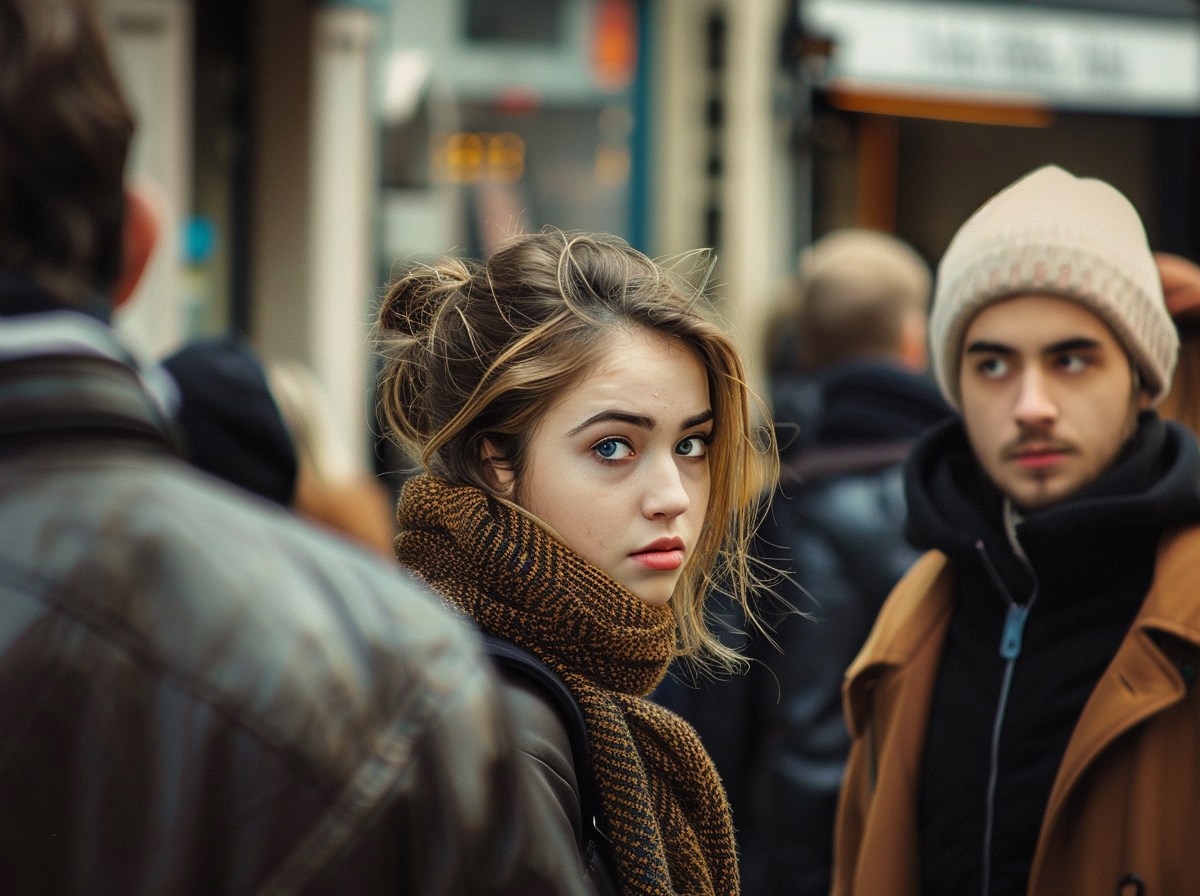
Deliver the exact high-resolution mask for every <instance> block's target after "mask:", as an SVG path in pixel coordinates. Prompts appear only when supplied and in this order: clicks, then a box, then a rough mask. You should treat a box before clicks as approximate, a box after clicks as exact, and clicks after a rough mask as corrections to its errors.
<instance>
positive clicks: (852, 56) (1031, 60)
mask: <svg viewBox="0 0 1200 896" xmlns="http://www.w3.org/2000/svg"><path fill="white" fill-rule="evenodd" d="M801 9H802V12H803V19H804V23H805V26H806V28H807V29H808V30H809V31H811V32H814V33H817V34H821V35H824V36H828V37H831V38H833V40H834V42H835V47H834V51H833V57H832V60H831V66H830V69H829V77H830V80H831V82H837V83H838V85H839V86H844V87H850V88H858V89H867V90H870V89H875V90H888V91H891V92H895V91H897V90H900V89H906V88H907V89H911V90H916V91H925V92H935V93H936V92H938V91H951V92H955V93H959V94H961V93H962V92H963V91H969V92H974V91H989V92H999V93H1001V94H1015V95H1026V96H1030V95H1032V97H1034V98H1036V99H1037V100H1039V101H1041V102H1044V103H1046V104H1048V105H1051V106H1055V107H1059V108H1074V109H1089V110H1096V111H1107V112H1142V113H1149V112H1159V113H1164V114H1177V115H1178V114H1183V115H1187V114H1200V21H1195V20H1193V21H1188V20H1177V19H1166V18H1158V19H1156V18H1150V17H1144V16H1143V17H1137V16H1121V15H1116V14H1098V13H1089V12H1080V11H1071V10H1049V9H1045V8H1040V7H1026V6H999V5H976V4H970V3H957V4H952V3H936V2H924V3H923V2H908V0H804V2H803V3H802V6H801Z"/></svg>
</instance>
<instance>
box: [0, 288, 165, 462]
mask: <svg viewBox="0 0 1200 896" xmlns="http://www.w3.org/2000/svg"><path fill="white" fill-rule="evenodd" d="M168 382H169V381H168V380H166V378H165V377H164V376H163V375H162V374H161V372H160V371H158V369H157V368H150V369H148V370H143V369H142V368H140V366H139V365H138V364H137V362H136V360H135V359H134V358H133V356H132V355H131V354H130V352H129V351H128V350H127V349H125V348H124V347H123V346H122V345H121V344H120V343H119V342H118V340H117V339H116V337H115V336H114V334H113V332H112V330H111V329H110V328H109V327H108V326H106V325H105V324H103V323H101V322H100V321H97V320H95V319H94V318H92V317H89V316H87V315H85V314H82V313H79V312H75V311H68V310H54V311H49V312H45V313H40V314H26V315H19V316H13V317H5V318H3V319H2V320H0V444H3V445H4V446H5V448H6V449H14V450H19V449H21V448H22V447H25V446H28V445H30V444H32V443H36V442H38V441H39V440H40V439H41V438H47V437H62V438H65V439H72V440H74V439H78V438H80V437H85V436H88V435H120V436H136V437H138V438H140V439H144V440H150V441H152V442H156V443H159V444H160V445H166V446H168V447H169V448H171V450H172V451H174V450H175V449H176V445H175V436H174V426H173V424H172V422H171V420H172V418H173V413H172V406H171V398H170V391H169V386H168V385H167V383H168Z"/></svg>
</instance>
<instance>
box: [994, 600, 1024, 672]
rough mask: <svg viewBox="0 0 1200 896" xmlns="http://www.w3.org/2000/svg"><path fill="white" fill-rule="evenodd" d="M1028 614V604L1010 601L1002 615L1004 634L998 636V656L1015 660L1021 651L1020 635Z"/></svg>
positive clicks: (1022, 632)
mask: <svg viewBox="0 0 1200 896" xmlns="http://www.w3.org/2000/svg"><path fill="white" fill-rule="evenodd" d="M1028 616H1029V605H1028V604H1018V603H1012V604H1009V605H1008V615H1007V616H1005V617H1004V634H1002V635H1001V636H1000V656H1002V657H1003V658H1004V659H1006V660H1015V659H1016V658H1017V657H1018V656H1019V655H1020V653H1021V636H1022V634H1024V632H1025V619H1026V618H1027V617H1028Z"/></svg>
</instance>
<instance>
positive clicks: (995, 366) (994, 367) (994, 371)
mask: <svg viewBox="0 0 1200 896" xmlns="http://www.w3.org/2000/svg"><path fill="white" fill-rule="evenodd" d="M978 369H979V372H980V373H982V374H983V375H984V376H986V377H990V378H992V379H997V378H999V377H1002V376H1004V374H1006V373H1008V362H1007V361H1005V360H1004V359H1003V358H985V359H984V360H982V361H980V362H979V368H978Z"/></svg>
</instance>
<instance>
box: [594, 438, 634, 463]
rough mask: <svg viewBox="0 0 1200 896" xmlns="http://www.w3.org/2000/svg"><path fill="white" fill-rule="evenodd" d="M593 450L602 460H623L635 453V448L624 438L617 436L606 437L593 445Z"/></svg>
mask: <svg viewBox="0 0 1200 896" xmlns="http://www.w3.org/2000/svg"><path fill="white" fill-rule="evenodd" d="M592 450H593V451H595V452H596V454H598V455H599V456H600V458H601V459H602V460H621V459H622V458H626V457H628V456H629V455H630V454H632V453H633V450H632V449H631V448H630V447H629V445H628V444H626V443H625V442H624V441H623V440H621V439H617V438H610V439H604V440H603V441H601V442H597V443H596V444H595V445H593V446H592Z"/></svg>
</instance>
